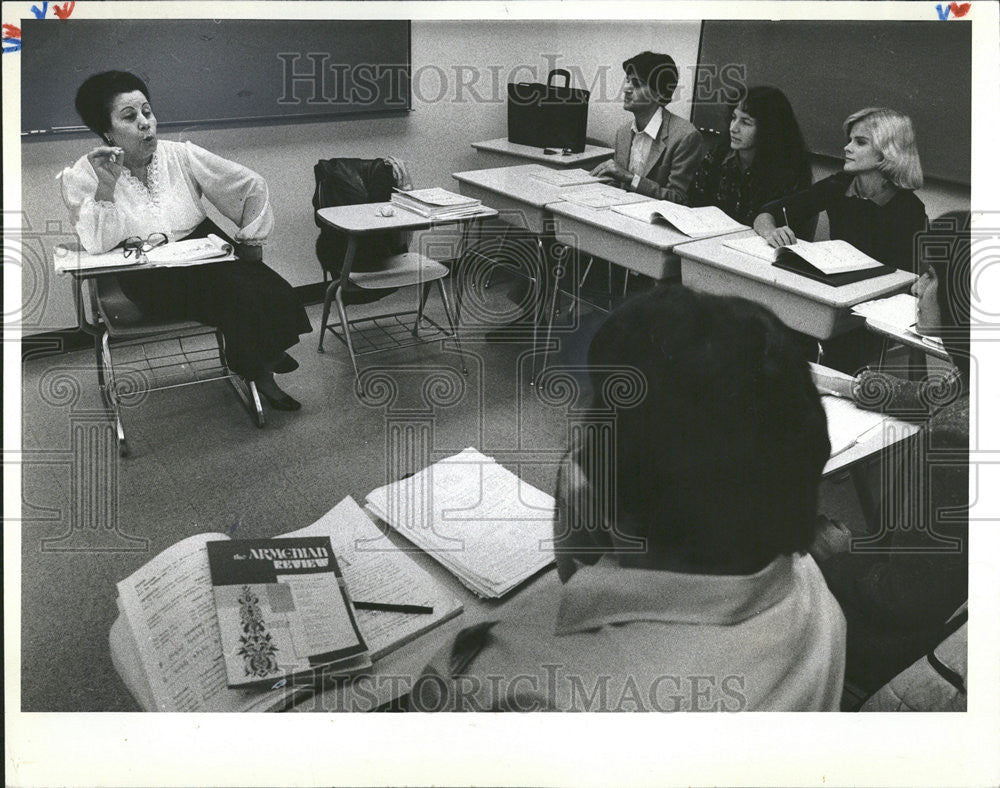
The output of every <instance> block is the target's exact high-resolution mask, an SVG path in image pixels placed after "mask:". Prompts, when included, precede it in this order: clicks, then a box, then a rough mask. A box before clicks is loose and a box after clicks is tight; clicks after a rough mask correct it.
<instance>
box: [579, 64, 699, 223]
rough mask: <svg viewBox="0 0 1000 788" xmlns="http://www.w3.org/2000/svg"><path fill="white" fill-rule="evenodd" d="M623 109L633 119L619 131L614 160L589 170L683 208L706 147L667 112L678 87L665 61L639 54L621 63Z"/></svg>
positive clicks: (673, 67)
mask: <svg viewBox="0 0 1000 788" xmlns="http://www.w3.org/2000/svg"><path fill="white" fill-rule="evenodd" d="M622 68H623V69H625V102H624V108H625V110H626V111H628V112H631V113H632V115H633V116H634V118H633V119H632V120H630V121H628V122H627V123H625V124H624V125H623V126H621V127H620V128H619V129H618V133H617V135H616V137H615V155H614V158H612V159H609V160H608V161H604V162H601V163H600V164H598V165H597V166H596V167H595V168H594V169H593V170H591V174H592V175H597V176H601V177H605V178H607V179H608V180H609V181H613V182H614V183H615V185H617V186H620V187H621V188H623V189H628V190H629V191H633V192H638V193H639V194H645V195H646V196H647V197H655V198H657V199H659V200H670V201H671V202H678V203H681V204H682V205H686V204H687V201H688V187H689V186H690V185H691V178H692V177H693V176H694V172H695V170H696V169H698V165H699V164H700V163H701V157H702V156H703V155H704V153H705V146H704V143H703V142H702V139H701V134H700V133H699V132H698V129H696V128H695V127H694V126H693V125H691V124H690V123H689V122H688V121H686V120H684V118H682V117H680V116H679V115H675V114H674V113H672V112H670V110H668V109H667V104H669V103H670V101H671V99H672V98H673V95H674V89H675V88H676V87H677V77H678V74H677V66H676V64H675V63H674V60H673V58H672V57H670V55H661V54H658V53H656V52H641V53H639V54H638V55H636V56H635V57H632V58H629V59H628V60H626V61H625V62H624V63H622Z"/></svg>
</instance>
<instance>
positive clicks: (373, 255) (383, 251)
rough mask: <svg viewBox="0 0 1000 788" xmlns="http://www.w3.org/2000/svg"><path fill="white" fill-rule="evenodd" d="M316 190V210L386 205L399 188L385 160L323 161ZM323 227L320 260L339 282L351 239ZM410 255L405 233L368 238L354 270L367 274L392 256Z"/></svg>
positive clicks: (318, 166) (318, 248)
mask: <svg viewBox="0 0 1000 788" xmlns="http://www.w3.org/2000/svg"><path fill="white" fill-rule="evenodd" d="M313 174H314V175H315V178H316V189H315V191H314V192H313V198H312V204H313V209H314V210H319V209H320V208H330V207H333V206H337V205H358V204H360V203H368V202H386V201H388V199H389V197H390V195H391V194H392V189H393V186H395V185H396V183H395V178H394V176H393V172H392V166H391V165H390V164H389V163H388V162H387V161H386V160H385V159H352V158H340V159H320V160H319V161H318V162H317V163H316V166H315V167H313ZM315 221H316V226H317V227H319V238H317V239H316V257H317V258H318V259H319V263H320V265H321V266H322V267H323V270H324V271H326V272H328V273H330V274H332V275H333V277H334V278H335V279H336V278H337V277H338V276H339V275H340V269H341V266H342V265H343V263H344V253H345V252H346V251H347V236H346V235H344V234H343V233H339V232H337V231H336V230H333V229H332V228H330V227H327V226H326V225H325V224H323V223H322V222H321V221H320V220H319V219H318V218H316V219H315ZM403 251H406V245H405V242H404V241H403V236H402V234H401V233H399V232H396V231H391V232H386V233H384V234H382V233H380V234H377V235H366V236H365V237H363V238H361V239H359V241H358V248H357V254H356V260H357V264H356V265H355V267H354V270H364V269H365V267H366V263H367V264H375V263H377V262H378V261H379V260H382V259H384V258H385V257H388V256H389V255H392V254H398V253H399V252H403Z"/></svg>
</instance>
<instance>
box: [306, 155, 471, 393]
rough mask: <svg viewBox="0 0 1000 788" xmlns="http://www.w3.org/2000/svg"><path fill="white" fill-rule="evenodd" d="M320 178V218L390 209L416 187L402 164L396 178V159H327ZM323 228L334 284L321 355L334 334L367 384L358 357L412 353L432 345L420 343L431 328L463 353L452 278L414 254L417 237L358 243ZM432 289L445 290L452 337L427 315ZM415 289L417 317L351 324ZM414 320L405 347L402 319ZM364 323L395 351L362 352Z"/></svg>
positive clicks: (368, 238)
mask: <svg viewBox="0 0 1000 788" xmlns="http://www.w3.org/2000/svg"><path fill="white" fill-rule="evenodd" d="M313 174H314V176H315V180H316V188H315V191H314V192H313V198H312V203H313V209H314V211H318V210H320V209H321V208H330V207H334V206H343V205H361V204H365V203H375V202H386V201H388V200H389V198H390V197H391V195H392V190H393V188H394V187H396V186H400V187H402V186H408V183H406V181H408V176H407V175H406V173H405V170H404V169H402V167H401V165H400V164H399V162H396V169H395V170H394V168H393V160H388V159H356V158H338V159H320V160H319V161H318V162H317V163H316V165H315V167H314V168H313ZM315 222H316V226H317V227H319V230H320V233H319V237H318V238H317V239H316V257H317V258H318V260H319V263H320V266H321V267H322V269H323V282H324V283H326V282H327V279H328V277H329V280H330V281H329V284H328V285H327V288H326V295H325V297H324V299H323V321H322V323H321V324H320V330H319V348H318V349H319V352H320V353H323V352H324V349H323V339H324V338H325V336H326V332H327V331H328V330H329V331H330V333H332V334H333V335H334V336H335V337H337V338H338V339H340V340H341V341H342V342H344V344H345V345H346V346H347V350H348V353H349V354H350V356H351V365H352V367H353V368H354V377H355V380H356V381H357V382H358V383H360V380H361V378H360V372H359V370H358V361H357V356H358V355H364V354H366V353H373V352H377V351H379V350H385V349H389V347H391V348H404V347H412V346H414V345H417V344H422V343H423V342H425V341H427V340H426V338H421V337H420V335H419V332H420V326H421V323H423V322H426V323H429V324H430V325H431V326H433V327H434V329H436V331H437V334H438V335H441V336H452V337H455V338H456V340H457V341H458V342H459V345H458V348H459V352H460V353H461V340H459V339H458V332H457V330H456V327H455V325H456V321H455V319H454V318H453V317H452V311H451V305H450V303H449V301H448V294H447V291H446V290H445V287H444V284H443V280H444V279H445V277H447V276H448V274H449V271H448V269H447V268H446V267H445V266H444V265H442V264H441V263H439V262H438V261H437V260H432V259H431V258H429V257H425V256H424V255H421V254H419V253H416V252H410V251H408V246H409V240H410V233H400V232H397V231H386V232H379V233H376V234H366V235H364V236H362V237H360V238H354V237H348V236H347V235H346V234H344V233H341V232H338V231H336V230H334V229H333V228H331V227H329V226H327V225H326V224H324V223H323V222H321V221H320V219H319V217H318V216H316V217H315ZM432 284H434V285H436V286H437V290H438V293H439V294H440V296H441V301H442V303H443V304H444V311H445V317H446V318H447V320H448V327H449V331H447V332H446V331H445V330H444V329H443V328H441V326H439V325H438V324H437V323H435V322H434V321H433V320H431V319H430V318H428V317H427V316H426V315H425V314H424V307H425V306H426V304H427V297H428V295H429V294H430V288H431V285H432ZM413 285H421V292H420V297H419V299H418V302H417V309H416V310H411V311H404V312H392V313H386V314H382V315H376V316H373V317H365V318H359V319H356V320H348V317H347V306H348V305H351V304H363V303H371V302H373V301H377V300H379V299H381V298H384V297H385V296H387V295H389V294H390V293H393V292H395V291H396V290H398V289H399V288H402V287H410V286H413ZM334 303H336V305H337V314H338V317H339V324H340V325H339V327H340V333H338V332H337V331H336V330H334V326H331V325H330V324H329V319H330V309H331V307H332V305H333V304H334ZM409 316H415V320H414V321H413V327H412V329H409V333H410V334H411V335H412V337H413V339H412V340H410V341H405V342H403V341H400V339H399V336H398V334H399V331H398V330H397V329H399V328H402V327H403V326H404V324H403V322H402V321H401V320H400V319H401V318H404V317H409ZM387 320H389V321H391V322H390V323H389V327H388V330H387V329H386V327H385V322H386V321H387ZM380 321H382V323H381V324H380ZM359 323H367V324H369V325H371V326H373V327H377V328H378V329H380V339H382V340H385V341H386V342H388V343H391V344H388V345H387V346H380V345H375V344H374V343H371V342H368V343H367V344H368V347H367V348H365V349H363V350H360V351H359V350H357V349H356V348H355V343H354V341H353V339H352V336H351V327H352V326H353V325H356V324H359ZM463 371H465V370H464V361H463Z"/></svg>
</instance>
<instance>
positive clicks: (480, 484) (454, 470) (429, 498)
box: [366, 448, 555, 598]
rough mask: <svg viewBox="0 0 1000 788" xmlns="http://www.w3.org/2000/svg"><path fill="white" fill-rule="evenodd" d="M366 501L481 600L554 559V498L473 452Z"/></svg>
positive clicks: (506, 589) (503, 590)
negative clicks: (480, 597)
mask: <svg viewBox="0 0 1000 788" xmlns="http://www.w3.org/2000/svg"><path fill="white" fill-rule="evenodd" d="M366 504H367V506H368V509H369V510H370V511H371V512H372V513H373V514H374V515H376V516H377V517H378V518H380V519H381V520H383V521H384V522H386V523H388V524H389V525H390V526H392V527H393V528H394V529H396V531H398V532H399V533H400V534H401V535H402V536H404V537H405V538H406V539H408V540H410V541H411V542H413V544H415V545H416V546H417V547H419V548H420V549H422V550H423V551H425V552H426V553H427V554H428V555H430V556H431V557H432V558H433V559H434V560H435V561H437V562H439V563H440V564H442V565H443V566H444V567H445V568H446V569H448V570H449V571H451V572H452V573H453V574H454V575H455V576H456V577H457V578H458V579H459V580H461V581H462V583H463V584H465V586H466V587H468V588H469V589H471V590H472V591H474V592H475V593H476V594H478V595H479V596H482V597H489V598H497V597H501V596H503V595H505V594H507V593H508V592H510V591H511V590H513V589H514V588H516V587H517V586H518V585H520V584H521V583H523V582H524V581H525V580H527V579H528V578H530V577H531V576H532V575H534V574H536V573H537V572H539V571H540V570H542V569H544V568H545V567H546V566H548V565H549V564H551V563H552V562H553V561H554V560H555V556H554V554H553V550H552V517H553V514H554V511H555V500H554V499H553V498H552V496H551V495H548V494H546V493H544V492H542V491H541V490H538V489H537V488H535V487H532V486H531V485H530V484H528V483H527V482H525V481H523V480H521V479H519V478H518V477H517V476H516V475H515V474H514V473H512V472H511V471H509V470H507V469H506V468H504V467H503V466H502V465H500V464H499V463H498V462H497V461H496V460H494V459H493V458H491V457H487V456H486V455H484V454H481V453H480V452H478V451H476V449H474V448H468V449H465V450H464V451H461V452H459V453H458V454H455V455H453V456H451V457H446V458H445V459H443V460H441V461H440V462H436V463H434V464H433V465H430V466H428V467H427V468H424V469H423V470H421V471H418V472H417V473H415V474H413V475H412V476H408V477H406V478H404V479H400V480H399V481H397V482H393V483H391V484H387V485H385V486H384V487H379V488H378V489H375V490H372V492H371V493H369V495H368V497H367V499H366Z"/></svg>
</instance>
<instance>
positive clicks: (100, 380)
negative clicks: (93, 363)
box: [94, 334, 105, 390]
mask: <svg viewBox="0 0 1000 788" xmlns="http://www.w3.org/2000/svg"><path fill="white" fill-rule="evenodd" d="M103 352H104V351H103V350H102V349H101V337H100V336H98V335H97V334H95V335H94V355H95V356H96V357H97V385H98V386H100V388H101V389H102V390H103V389H104V385H105V380H104V356H103Z"/></svg>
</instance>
